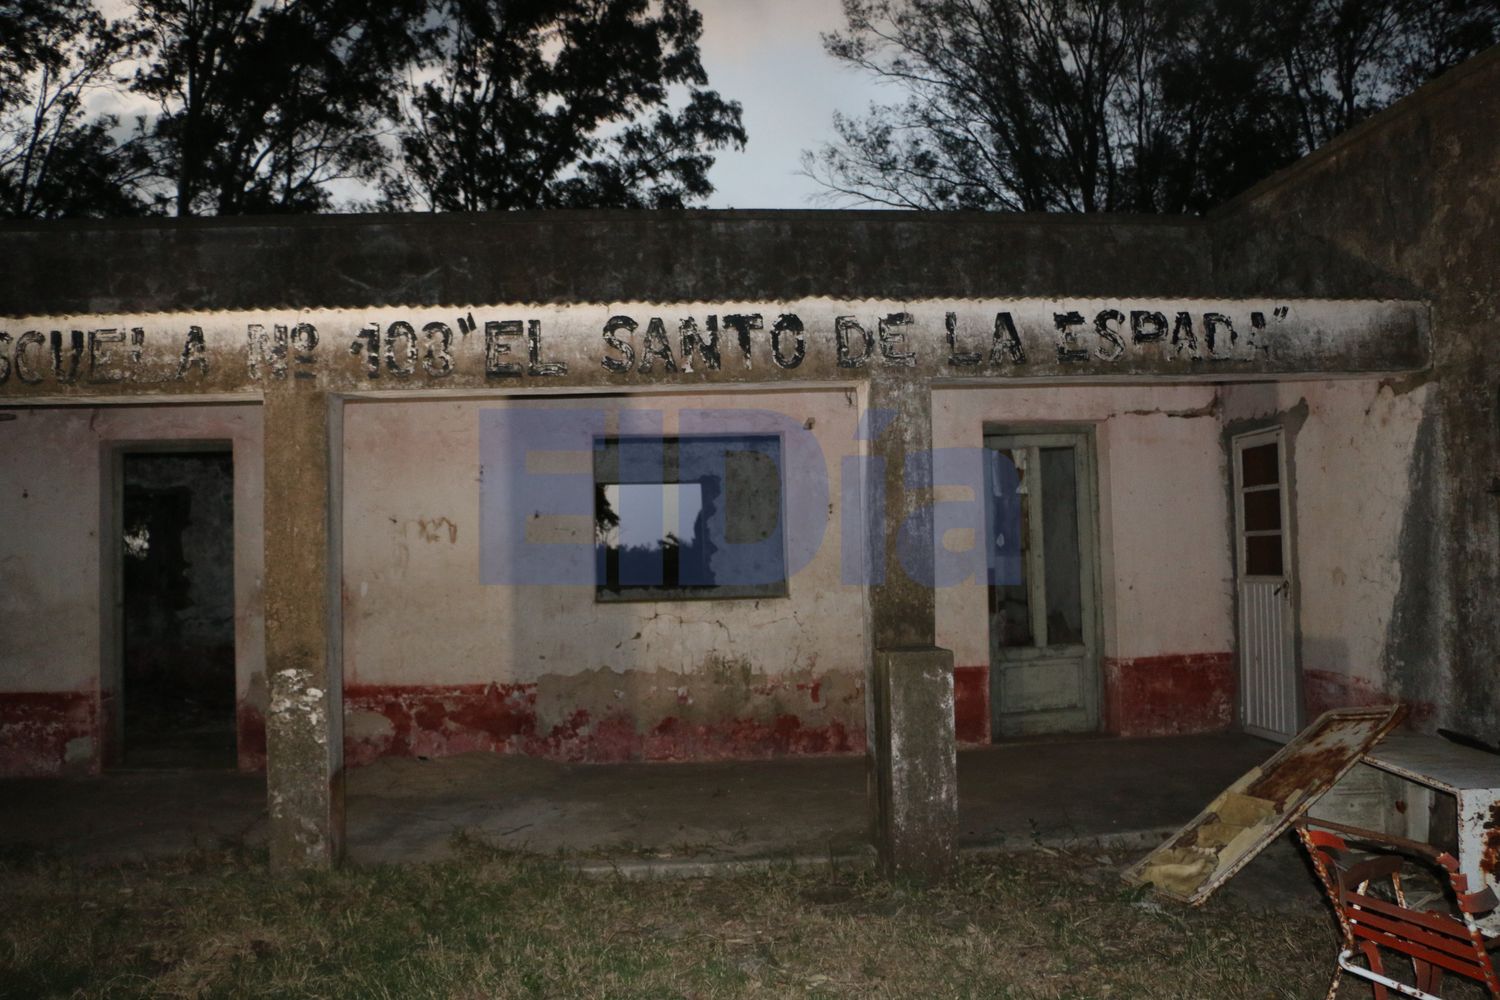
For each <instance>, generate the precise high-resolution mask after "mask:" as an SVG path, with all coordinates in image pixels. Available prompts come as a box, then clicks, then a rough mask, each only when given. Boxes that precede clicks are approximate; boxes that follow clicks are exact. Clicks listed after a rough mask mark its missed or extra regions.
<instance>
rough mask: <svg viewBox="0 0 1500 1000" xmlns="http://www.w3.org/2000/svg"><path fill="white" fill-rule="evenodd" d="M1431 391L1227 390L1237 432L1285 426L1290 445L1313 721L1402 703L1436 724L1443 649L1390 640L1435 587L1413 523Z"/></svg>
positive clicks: (1353, 385) (1398, 383) (1300, 638)
mask: <svg viewBox="0 0 1500 1000" xmlns="http://www.w3.org/2000/svg"><path fill="white" fill-rule="evenodd" d="M1432 389H1433V387H1432V385H1431V383H1428V382H1425V381H1422V380H1421V379H1416V380H1394V379H1380V380H1376V379H1370V380H1365V379H1359V380H1351V381H1341V382H1291V383H1281V384H1271V383H1266V384H1260V385H1237V386H1225V387H1223V389H1222V390H1221V393H1220V396H1221V399H1222V402H1223V420H1224V423H1225V427H1226V430H1227V431H1228V432H1229V433H1230V434H1235V433H1241V432H1245V431H1251V430H1255V429H1259V428H1261V427H1267V426H1271V425H1280V426H1282V427H1283V428H1284V433H1285V435H1286V452H1287V454H1286V460H1287V463H1288V466H1289V468H1288V480H1289V484H1288V497H1287V499H1288V508H1289V510H1290V511H1291V516H1292V530H1293V532H1294V534H1293V537H1294V539H1295V542H1294V547H1293V567H1292V568H1293V570H1294V572H1295V582H1296V590H1295V593H1296V600H1297V651H1298V662H1299V666H1300V668H1301V670H1302V678H1303V690H1302V694H1303V701H1304V708H1305V715H1306V718H1308V719H1312V718H1314V717H1316V716H1317V715H1318V714H1320V713H1321V712H1323V711H1325V710H1326V709H1328V708H1333V707H1336V706H1342V705H1364V704H1374V703H1379V702H1382V701H1386V700H1389V699H1391V698H1396V697H1399V698H1403V699H1405V700H1407V701H1408V702H1410V704H1411V709H1412V713H1413V721H1415V722H1417V723H1422V722H1427V721H1429V720H1430V719H1431V718H1432V716H1433V713H1434V699H1435V698H1436V696H1437V694H1438V692H1437V685H1436V683H1435V682H1436V680H1437V677H1438V674H1437V672H1436V671H1435V670H1434V667H1435V664H1434V663H1433V662H1431V660H1430V659H1429V657H1430V656H1431V652H1432V650H1431V649H1430V648H1429V649H1426V650H1408V649H1404V648H1402V646H1401V645H1400V644H1399V643H1392V642H1391V637H1392V635H1393V633H1394V632H1402V631H1405V630H1406V629H1407V628H1409V625H1406V624H1404V623H1402V621H1401V615H1402V607H1403V603H1404V602H1408V601H1410V595H1411V592H1412V589H1413V588H1420V587H1427V586H1429V585H1430V584H1431V582H1432V581H1431V579H1430V574H1429V567H1428V566H1427V565H1426V564H1425V562H1424V552H1423V550H1430V546H1429V545H1428V544H1427V542H1426V541H1424V540H1422V539H1420V538H1414V537H1412V536H1410V534H1409V532H1408V516H1409V513H1410V514H1411V515H1413V516H1416V517H1422V516H1423V515H1422V514H1421V512H1420V507H1421V505H1422V504H1423V503H1424V502H1425V498H1426V493H1425V490H1424V488H1423V483H1422V482H1421V479H1422V476H1423V473H1422V469H1423V468H1424V467H1425V464H1426V462H1425V460H1426V458H1427V457H1429V455H1430V449H1431V441H1430V425H1429V424H1428V422H1427V421H1428V417H1429V415H1430V412H1431V402H1432V399H1433V392H1432ZM1424 437H1427V438H1428V440H1425V441H1424ZM1413 505H1415V506H1416V508H1417V509H1416V510H1413V509H1412V508H1413ZM1435 513H1436V512H1435V511H1427V512H1426V514H1427V517H1429V518H1431V517H1432V516H1433V515H1434V514H1435ZM1393 682H1394V683H1393Z"/></svg>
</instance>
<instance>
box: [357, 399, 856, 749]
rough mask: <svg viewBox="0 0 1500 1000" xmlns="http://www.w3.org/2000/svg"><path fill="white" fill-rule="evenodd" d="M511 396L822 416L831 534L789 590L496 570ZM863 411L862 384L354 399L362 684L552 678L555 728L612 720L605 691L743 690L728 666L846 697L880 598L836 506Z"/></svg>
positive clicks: (571, 463) (543, 700) (757, 678)
mask: <svg viewBox="0 0 1500 1000" xmlns="http://www.w3.org/2000/svg"><path fill="white" fill-rule="evenodd" d="M507 406H514V407H529V408H536V409H544V410H545V409H551V410H567V409H576V408H579V407H584V408H596V409H605V410H609V411H620V410H623V409H626V408H629V409H635V410H640V409H654V410H658V411H661V412H662V414H663V417H664V425H663V429H664V432H665V433H666V434H668V435H671V434H673V433H675V432H676V427H677V424H676V421H677V414H678V413H679V411H681V410H682V409H685V408H731V409H732V408H739V409H759V410H769V411H774V412H776V413H780V414H785V415H787V416H789V417H791V418H792V419H793V420H794V421H795V422H796V423H797V424H798V425H803V426H809V425H810V426H811V427H812V429H813V433H814V434H815V435H816V436H817V438H818V440H819V442H820V444H821V446H822V449H823V452H824V468H823V469H822V470H820V474H822V475H826V476H827V478H828V484H829V504H830V508H831V509H830V510H829V511H828V513H827V531H826V534H825V536H824V540H823V545H822V547H821V548H820V549H819V550H818V551H817V554H816V556H815V557H814V558H813V560H812V562H811V563H810V564H809V565H807V566H806V567H805V568H803V569H802V570H800V571H799V572H797V573H796V574H795V575H794V576H793V577H792V578H791V580H790V581H789V596H788V597H785V598H763V599H734V600H692V601H654V602H645V603H639V602H628V603H598V602H596V601H595V595H594V587H593V586H592V585H591V584H589V585H499V584H488V585H487V584H484V583H482V582H481V580H480V544H479V532H480V490H481V485H480V470H479V463H480V439H479V434H480V415H481V412H482V411H484V410H486V409H495V408H502V407H507ZM857 413H858V411H857V405H856V400H855V397H854V394H853V392H852V391H851V392H849V393H846V392H844V391H842V390H838V391H829V390H821V391H804V392H776V393H746V394H735V395H729V394H709V395H687V394H653V395H635V396H631V397H628V398H622V397H616V398H608V397H602V396H595V397H588V398H579V399H568V400H547V399H537V398H533V399H529V400H511V401H506V400H498V399H496V400H486V401H476V400H465V401H457V402H448V401H439V400H411V401H400V402H385V401H378V402H354V403H351V404H350V405H349V406H347V407H346V410H345V417H344V434H345V438H344V440H345V472H344V490H345V493H344V546H345V550H344V587H345V594H344V607H345V619H344V650H345V683H346V685H347V686H349V687H354V686H358V685H445V684H448V685H457V684H489V683H496V684H501V685H505V684H517V683H520V684H530V683H534V682H538V681H541V682H543V684H542V686H541V687H540V688H539V691H540V692H541V693H540V699H539V702H538V705H537V711H538V714H539V717H540V718H541V719H542V722H543V724H544V725H551V724H556V723H558V722H560V721H561V720H563V719H565V718H566V716H567V715H568V714H570V713H571V712H573V711H575V710H576V709H577V708H578V707H580V706H586V707H588V708H589V709H590V710H591V711H592V712H593V714H594V715H595V717H597V716H598V715H599V713H600V711H601V704H600V702H601V701H603V702H604V703H606V705H607V703H608V702H609V700H610V699H612V698H613V699H615V700H617V701H618V702H619V703H620V705H619V707H620V708H622V709H626V708H628V709H632V710H634V711H635V712H636V713H638V714H639V715H640V716H641V717H649V716H650V715H651V712H652V708H653V706H660V705H667V706H668V708H669V707H670V701H671V699H673V698H679V696H680V700H682V701H684V702H686V701H688V700H692V699H696V698H699V697H715V696H719V695H724V696H728V693H729V691H730V690H732V689H733V687H734V686H733V685H730V686H728V687H726V686H725V685H721V684H720V685H715V684H707V683H704V682H706V681H708V680H709V679H711V678H710V675H712V674H714V673H716V672H718V673H723V672H725V671H729V672H734V673H737V674H743V677H744V684H748V685H750V686H751V687H753V686H755V685H756V684H758V683H761V682H763V681H769V680H776V679H779V678H786V677H793V678H803V679H812V678H819V677H838V678H840V680H839V685H840V686H841V687H843V688H844V691H845V694H846V695H852V694H854V692H855V691H856V690H861V691H862V685H863V678H864V672H865V669H866V664H865V654H864V649H865V637H864V624H863V606H864V605H863V601H864V596H863V591H862V588H861V587H859V586H858V585H856V584H852V583H845V582H843V580H842V575H841V565H840V549H839V531H840V523H841V522H840V517H839V511H838V503H839V496H840V478H839V473H840V465H841V460H842V458H843V457H844V456H845V455H852V454H855V453H856V451H857V448H858V442H856V441H855V437H854V435H855V428H856V421H857ZM561 463H562V464H560V465H559V464H556V462H552V461H549V462H548V465H547V468H548V469H549V470H550V471H567V472H573V473H578V474H581V475H584V476H588V475H591V473H592V460H591V458H590V456H589V454H588V453H586V452H581V453H576V454H572V455H571V457H565V458H563V459H561ZM533 471H536V470H535V469H533ZM486 474H487V475H494V474H496V473H495V471H494V470H490V471H487V473H486ZM788 474H800V473H796V472H792V471H791V470H789V473H788ZM568 528H569V526H568V525H566V524H562V525H559V524H557V523H555V522H553V523H552V524H551V527H550V528H544V530H555V531H561V532H562V535H563V536H566V534H567V530H568ZM574 528H575V530H576V531H577V535H576V536H574V537H576V538H581V539H583V540H585V541H587V540H588V539H590V538H591V536H592V521H591V519H582V520H581V521H580V523H578V524H577V525H576V526H574ZM627 672H629V673H630V676H627ZM566 678H573V679H575V683H574V684H573V685H572V686H571V688H570V687H568V686H566V685H559V684H557V682H558V681H559V680H560V679H566ZM744 684H741V685H740V687H741V688H743V687H744ZM570 691H571V693H569V692H570ZM829 693H830V694H836V692H829ZM823 700H824V702H825V703H826V702H827V701H828V698H826V697H825V698H824V699H823ZM687 707H688V706H686V705H684V708H687ZM695 707H696V709H697V710H699V711H703V710H706V708H707V706H702V705H698V706H695ZM801 707H802V709H804V710H805V709H806V708H807V706H806V705H803V706H801ZM666 710H667V708H664V709H663V711H666ZM726 711H727V712H729V714H733V712H732V710H731V709H730V707H729V706H726ZM845 711H846V713H847V714H848V715H849V718H848V719H846V720H844V721H845V722H846V723H858V724H859V725H860V726H861V727H862V725H863V712H864V710H863V705H862V695H861V696H860V697H859V699H858V700H857V701H855V700H853V699H851V700H850V703H849V705H848V707H847V709H846V710H845ZM684 714H692V713H687V712H685V713H684Z"/></svg>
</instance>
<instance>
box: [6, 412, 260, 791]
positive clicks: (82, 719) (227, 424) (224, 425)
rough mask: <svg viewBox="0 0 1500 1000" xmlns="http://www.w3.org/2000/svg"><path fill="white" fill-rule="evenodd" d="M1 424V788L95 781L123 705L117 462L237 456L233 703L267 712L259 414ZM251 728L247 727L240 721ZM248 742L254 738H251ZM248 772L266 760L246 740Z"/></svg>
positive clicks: (83, 417) (129, 415) (79, 415)
mask: <svg viewBox="0 0 1500 1000" xmlns="http://www.w3.org/2000/svg"><path fill="white" fill-rule="evenodd" d="M14 412H15V417H16V419H14V420H10V421H6V422H4V423H0V510H3V511H4V520H5V523H6V525H7V530H6V531H4V532H0V567H3V576H4V586H3V587H0V619H3V620H4V621H5V622H6V623H7V627H6V628H5V629H3V630H0V775H31V774H57V773H63V772H76V771H82V772H92V771H97V770H98V769H99V768H100V767H101V766H102V765H103V763H104V761H105V755H106V750H107V747H108V746H109V745H110V744H112V743H113V742H114V739H115V738H116V737H117V736H118V734H117V733H112V732H111V726H112V720H113V719H114V718H115V717H116V709H117V707H118V706H117V704H116V703H115V702H114V699H113V697H112V696H113V688H114V678H113V677H112V675H111V671H112V670H113V669H114V667H115V666H116V665H115V664H112V663H111V662H109V661H110V659H111V658H109V657H106V656H105V644H107V643H108V642H109V641H110V640H109V639H108V632H107V626H106V625H105V623H104V616H103V615H102V614H101V606H100V602H101V595H102V593H103V591H102V588H101V581H102V580H103V578H104V577H103V574H104V573H105V572H106V565H105V560H104V557H103V552H102V544H101V539H100V535H101V532H102V531H103V530H104V525H105V511H106V509H107V506H108V497H107V496H106V494H105V492H104V491H105V490H106V489H107V484H108V481H109V480H108V472H107V470H108V456H109V449H111V448H113V447H116V446H120V445H124V444H126V443H129V444H142V443H148V442H173V441H179V442H180V441H185V440H198V441H210V440H212V441H229V442H231V443H232V447H233V449H234V532H235V552H234V580H235V621H234V637H235V664H236V668H235V671H236V690H237V692H238V695H237V697H238V700H239V702H240V704H241V712H242V713H244V712H245V711H247V710H248V711H250V712H252V713H254V712H255V711H256V704H257V701H258V700H263V690H264V683H263V679H262V678H261V677H260V675H259V672H260V671H261V670H262V669H263V668H262V664H263V662H264V659H265V654H264V632H263V627H262V620H261V605H260V576H261V521H262V514H261V486H260V484H261V452H260V449H261V421H260V410H259V408H258V407H255V406H196V407H174V408H171V409H161V408H147V407H133V406H132V407H121V406H117V407H107V408H99V409H93V408H84V407H78V408H68V409H45V410H21V411H14ZM242 722H243V720H242ZM241 732H242V737H243V734H244V733H245V732H246V730H245V727H244V726H243V725H242V726H241ZM240 754H241V756H240V759H241V764H242V765H243V766H247V767H254V766H259V763H260V761H261V759H262V758H263V754H264V747H263V746H258V745H256V743H255V739H254V732H253V730H252V731H251V738H250V740H249V741H248V743H247V742H246V741H245V740H244V739H243V738H242V742H241V747H240Z"/></svg>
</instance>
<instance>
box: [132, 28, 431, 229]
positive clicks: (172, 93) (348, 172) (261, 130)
mask: <svg viewBox="0 0 1500 1000" xmlns="http://www.w3.org/2000/svg"><path fill="white" fill-rule="evenodd" d="M133 6H134V10H135V14H136V18H137V21H138V23H139V24H141V25H142V26H143V27H144V28H145V29H146V30H147V32H148V33H149V59H148V61H147V63H146V65H145V66H143V67H142V68H141V70H140V71H139V72H138V74H137V75H136V78H135V81H134V83H133V88H134V90H135V91H136V92H138V93H140V94H142V95H145V96H146V97H148V98H150V99H151V100H152V101H153V102H155V104H156V106H157V109H158V113H157V114H156V116H155V117H154V119H153V120H152V121H151V123H150V124H149V128H148V130H147V132H146V134H145V135H144V137H143V139H144V142H145V145H146V146H147V148H149V150H150V153H151V157H152V161H153V163H154V165H155V173H156V175H157V177H158V178H159V180H160V182H161V183H162V184H163V186H164V187H165V189H166V191H167V192H168V197H169V198H170V200H171V202H172V204H173V206H174V207H175V209H176V211H177V214H179V215H196V214H219V215H230V214H238V213H244V212H306V211H320V210H323V209H326V208H328V207H329V205H330V204H331V201H332V196H331V193H330V189H329V185H330V184H331V183H332V182H334V181H338V180H345V179H350V180H357V181H364V182H374V181H377V180H378V179H379V178H380V177H381V176H382V174H383V170H384V169H385V164H386V162H387V159H388V154H387V151H386V150H385V148H384V147H383V145H382V143H381V136H382V133H383V131H384V124H383V123H384V122H385V120H386V119H387V118H388V116H389V115H390V114H392V113H393V112H394V108H395V100H396V93H397V88H398V86H399V84H400V83H401V80H402V79H403V73H404V71H405V69H406V67H407V66H408V65H409V64H410V63H411V62H412V61H413V60H414V59H415V58H416V56H417V53H418V51H419V47H420V42H421V39H422V37H423V33H424V30H425V28H424V21H423V15H424V11H425V6H426V5H425V3H424V2H423V0H271V2H267V0H133Z"/></svg>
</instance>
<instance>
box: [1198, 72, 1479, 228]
mask: <svg viewBox="0 0 1500 1000" xmlns="http://www.w3.org/2000/svg"><path fill="white" fill-rule="evenodd" d="M1482 73H1493V74H1495V75H1496V76H1497V77H1500V44H1497V45H1492V46H1490V47H1489V48H1487V49H1485V50H1484V51H1483V52H1481V53H1479V54H1478V55H1477V56H1474V57H1473V58H1472V59H1468V60H1466V61H1464V62H1462V63H1460V64H1458V65H1457V66H1455V67H1453V68H1452V69H1450V70H1449V71H1448V72H1446V73H1444V74H1443V75H1442V76H1440V77H1438V78H1437V79H1435V80H1430V81H1428V82H1427V83H1425V84H1423V85H1422V86H1420V87H1418V88H1417V89H1416V90H1415V91H1413V92H1412V93H1410V94H1408V95H1407V96H1406V97H1403V98H1402V99H1401V100H1399V101H1397V102H1396V103H1394V104H1392V105H1391V106H1390V107H1388V108H1386V109H1384V110H1383V111H1380V112H1379V113H1377V114H1374V115H1371V116H1370V117H1369V118H1366V119H1365V120H1364V121H1362V122H1360V123H1359V124H1358V125H1355V126H1354V127H1353V128H1351V129H1348V130H1346V131H1344V132H1341V133H1339V134H1338V135H1336V136H1334V137H1333V139H1331V140H1330V141H1329V142H1327V143H1325V144H1324V145H1322V146H1319V147H1318V148H1317V149H1315V150H1313V151H1312V152H1311V153H1308V154H1307V155H1306V156H1304V157H1302V158H1301V159H1299V160H1297V161H1296V162H1294V163H1291V164H1288V165H1287V166H1285V167H1283V168H1282V169H1280V170H1278V171H1277V172H1276V173H1274V174H1272V175H1271V176H1270V177H1267V178H1265V179H1264V180H1261V181H1258V182H1256V183H1255V184H1253V185H1252V186H1250V187H1248V188H1246V189H1245V190H1244V191H1241V192H1240V193H1239V194H1237V195H1235V196H1234V197H1233V198H1230V199H1229V200H1228V201H1226V202H1224V203H1223V204H1221V205H1217V206H1215V207H1214V208H1213V209H1211V210H1210V211H1209V212H1208V214H1207V215H1206V216H1205V217H1204V219H1205V221H1206V222H1208V223H1210V224H1214V223H1217V222H1220V221H1222V220H1223V219H1224V218H1226V217H1228V216H1232V215H1233V214H1235V213H1236V212H1238V211H1241V210H1242V209H1244V208H1246V207H1248V206H1249V205H1250V204H1251V203H1252V202H1255V201H1256V200H1258V199H1259V198H1261V197H1263V196H1264V195H1266V194H1268V193H1270V192H1271V191H1274V190H1276V189H1278V188H1280V187H1283V186H1285V185H1287V184H1290V183H1293V182H1294V181H1296V180H1297V179H1298V178H1299V177H1301V176H1302V175H1303V174H1305V173H1307V172H1309V171H1312V170H1316V169H1318V168H1319V167H1321V166H1322V165H1323V164H1324V163H1326V162H1327V161H1328V160H1330V159H1333V158H1335V157H1338V156H1341V155H1343V154H1344V153H1345V152H1347V151H1348V150H1350V149H1351V148H1353V147H1355V146H1358V145H1360V144H1362V143H1364V142H1366V141H1368V140H1369V139H1370V138H1372V137H1373V136H1375V135H1376V134H1378V133H1380V132H1384V131H1385V130H1386V129H1389V128H1392V127H1394V126H1395V125H1396V124H1397V123H1398V122H1400V121H1402V120H1403V119H1405V118H1407V117H1409V116H1411V115H1412V114H1415V113H1416V112H1417V111H1419V110H1421V109H1422V108H1425V107H1427V106H1428V105H1430V104H1432V103H1434V102H1435V101H1438V100H1441V99H1442V98H1443V97H1444V96H1446V95H1447V93H1448V92H1449V91H1451V90H1453V89H1454V88H1455V87H1459V86H1461V85H1463V84H1465V83H1467V82H1468V81H1469V79H1470V78H1471V77H1473V76H1475V75H1477V74H1482ZM1497 86H1500V83H1497Z"/></svg>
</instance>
